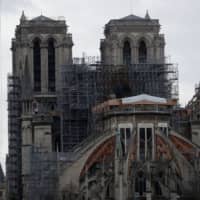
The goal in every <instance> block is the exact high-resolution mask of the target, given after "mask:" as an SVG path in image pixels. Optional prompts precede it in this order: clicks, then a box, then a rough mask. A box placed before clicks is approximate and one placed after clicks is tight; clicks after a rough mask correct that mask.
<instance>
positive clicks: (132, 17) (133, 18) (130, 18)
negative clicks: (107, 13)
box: [119, 15, 145, 21]
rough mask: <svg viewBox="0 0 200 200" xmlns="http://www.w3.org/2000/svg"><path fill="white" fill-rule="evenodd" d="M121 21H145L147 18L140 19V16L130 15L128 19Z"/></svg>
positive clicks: (124, 18)
mask: <svg viewBox="0 0 200 200" xmlns="http://www.w3.org/2000/svg"><path fill="white" fill-rule="evenodd" d="M119 20H122V21H129V20H145V18H142V17H139V16H136V15H128V16H126V17H123V18H121V19H119Z"/></svg>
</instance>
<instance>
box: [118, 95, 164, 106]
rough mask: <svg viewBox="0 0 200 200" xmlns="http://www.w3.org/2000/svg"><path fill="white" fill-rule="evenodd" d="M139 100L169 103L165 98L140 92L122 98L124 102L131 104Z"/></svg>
mask: <svg viewBox="0 0 200 200" xmlns="http://www.w3.org/2000/svg"><path fill="white" fill-rule="evenodd" d="M139 101H150V102H155V103H167V100H166V99H165V98H160V97H154V96H150V95H148V94H140V95H138V96H133V97H127V98H122V104H131V103H136V102H139Z"/></svg>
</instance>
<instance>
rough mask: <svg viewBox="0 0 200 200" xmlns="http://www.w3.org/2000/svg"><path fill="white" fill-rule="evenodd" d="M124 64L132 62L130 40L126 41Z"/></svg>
mask: <svg viewBox="0 0 200 200" xmlns="http://www.w3.org/2000/svg"><path fill="white" fill-rule="evenodd" d="M123 64H125V65H130V64H131V46H130V43H129V41H125V42H124V47H123Z"/></svg>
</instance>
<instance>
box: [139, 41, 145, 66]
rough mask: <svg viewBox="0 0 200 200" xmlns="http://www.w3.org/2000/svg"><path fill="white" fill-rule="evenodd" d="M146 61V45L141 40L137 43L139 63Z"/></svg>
mask: <svg viewBox="0 0 200 200" xmlns="http://www.w3.org/2000/svg"><path fill="white" fill-rule="evenodd" d="M146 62H147V47H146V44H145V42H144V41H143V40H142V41H141V42H140V45H139V63H146Z"/></svg>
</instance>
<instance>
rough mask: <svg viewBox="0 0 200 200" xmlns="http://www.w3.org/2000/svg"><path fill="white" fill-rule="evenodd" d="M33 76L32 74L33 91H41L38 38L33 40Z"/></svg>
mask: <svg viewBox="0 0 200 200" xmlns="http://www.w3.org/2000/svg"><path fill="white" fill-rule="evenodd" d="M33 76H34V91H36V92H40V91H41V53H40V40H39V39H38V38H36V39H35V40H34V41H33Z"/></svg>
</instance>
